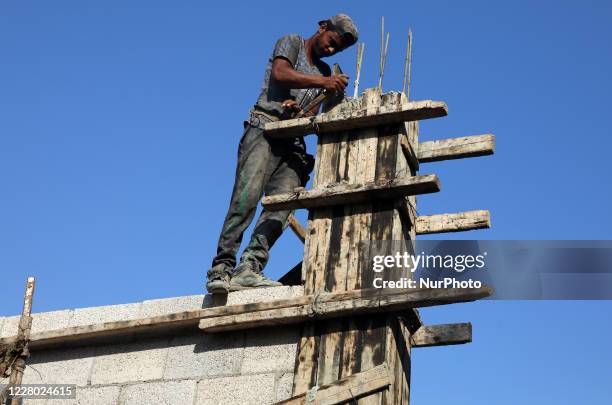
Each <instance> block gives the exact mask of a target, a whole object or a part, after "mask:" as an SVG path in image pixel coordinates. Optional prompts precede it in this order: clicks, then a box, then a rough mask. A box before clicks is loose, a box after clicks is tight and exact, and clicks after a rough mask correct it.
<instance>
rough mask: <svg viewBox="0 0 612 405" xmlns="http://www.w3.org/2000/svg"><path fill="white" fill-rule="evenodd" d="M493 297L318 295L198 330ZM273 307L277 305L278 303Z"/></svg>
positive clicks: (461, 292) (384, 292)
mask: <svg viewBox="0 0 612 405" xmlns="http://www.w3.org/2000/svg"><path fill="white" fill-rule="evenodd" d="M491 293H492V289H491V288H490V287H486V286H485V287H481V288H470V289H456V288H418V289H417V288H415V289H378V288H370V289H364V290H352V291H346V292H341V293H322V294H319V295H309V296H306V297H299V298H292V299H287V300H278V301H276V303H277V305H276V306H277V307H276V308H270V307H269V306H266V307H265V308H263V307H262V309H260V308H259V307H258V306H257V305H256V304H253V306H252V307H250V309H249V310H244V309H243V310H242V311H240V312H235V311H232V312H233V313H231V314H227V315H225V314H224V315H220V316H216V317H210V316H207V317H205V318H203V319H202V320H201V321H200V325H199V327H200V329H202V330H205V331H207V332H220V331H228V330H243V329H249V328H254V327H262V326H272V325H287V324H294V323H299V322H304V321H308V320H317V319H330V318H338V317H345V316H349V315H359V314H371V313H377V312H384V313H388V312H390V311H401V310H406V309H408V308H420V307H428V306H434V305H446V304H452V303H459V302H468V301H475V300H478V299H481V298H485V297H488V296H489V295H491ZM305 301H306V302H305ZM293 302H294V303H295V304H293ZM270 303H273V304H274V303H275V301H271V302H270ZM268 304H269V303H268ZM228 308H230V307H228Z"/></svg>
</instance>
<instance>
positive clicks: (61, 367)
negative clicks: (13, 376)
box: [23, 348, 94, 387]
mask: <svg viewBox="0 0 612 405" xmlns="http://www.w3.org/2000/svg"><path fill="white" fill-rule="evenodd" d="M93 357H94V350H93V348H75V349H58V350H45V351H33V352H32V355H31V356H30V358H29V359H28V361H27V363H26V364H27V367H26V370H25V372H24V374H23V383H24V384H76V385H77V386H79V387H82V386H85V385H87V380H88V377H89V372H90V370H91V365H92V362H93Z"/></svg>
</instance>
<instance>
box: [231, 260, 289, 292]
mask: <svg viewBox="0 0 612 405" xmlns="http://www.w3.org/2000/svg"><path fill="white" fill-rule="evenodd" d="M240 267H241V266H238V267H237V269H239V268H240ZM281 285H282V283H279V282H278V281H274V280H270V279H269V278H267V277H266V276H264V275H263V274H261V273H257V272H255V271H253V270H252V269H250V268H246V269H244V270H242V271H240V272H239V273H238V274H236V275H234V276H233V277H232V281H231V282H230V285H229V290H230V291H240V290H247V289H249V288H264V287H278V286H281Z"/></svg>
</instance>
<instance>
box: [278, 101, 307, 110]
mask: <svg viewBox="0 0 612 405" xmlns="http://www.w3.org/2000/svg"><path fill="white" fill-rule="evenodd" d="M281 106H282V107H283V108H284V109H285V110H288V111H295V112H300V111H301V110H302V109H301V108H300V106H299V105H298V103H296V102H295V100H291V99H289V100H285V101H283V103H282V104H281Z"/></svg>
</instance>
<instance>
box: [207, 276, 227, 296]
mask: <svg viewBox="0 0 612 405" xmlns="http://www.w3.org/2000/svg"><path fill="white" fill-rule="evenodd" d="M206 289H207V290H208V292H209V293H211V294H227V293H228V292H229V289H230V276H229V274H227V273H225V272H223V273H219V274H215V275H213V276H211V277H209V278H208V282H207V283H206Z"/></svg>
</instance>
